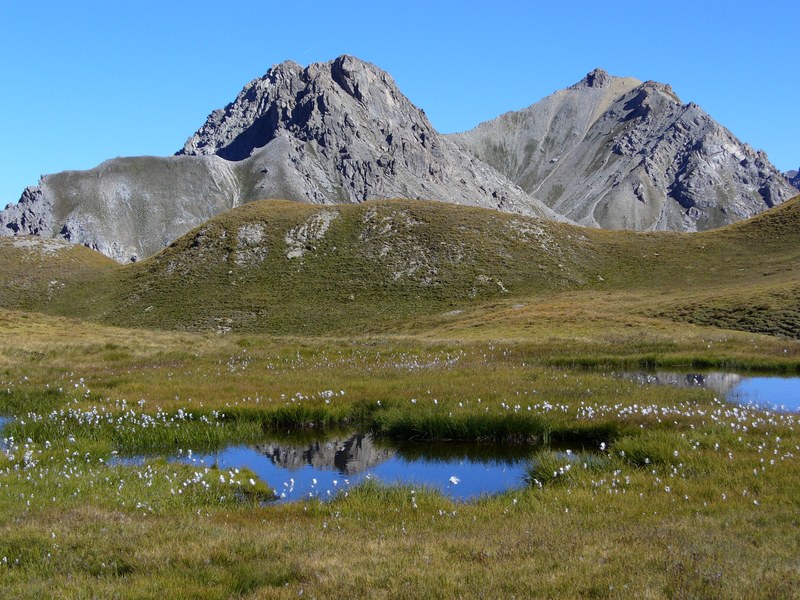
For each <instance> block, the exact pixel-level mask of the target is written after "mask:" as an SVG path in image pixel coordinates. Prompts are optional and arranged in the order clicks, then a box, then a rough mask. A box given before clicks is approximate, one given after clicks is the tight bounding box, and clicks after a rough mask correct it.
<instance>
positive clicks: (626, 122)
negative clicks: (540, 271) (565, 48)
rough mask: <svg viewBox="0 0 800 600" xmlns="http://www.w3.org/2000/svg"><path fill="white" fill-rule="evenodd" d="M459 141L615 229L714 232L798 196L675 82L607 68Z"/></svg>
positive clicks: (574, 213) (578, 213)
mask: <svg viewBox="0 0 800 600" xmlns="http://www.w3.org/2000/svg"><path fill="white" fill-rule="evenodd" d="M453 139H454V140H455V141H456V142H457V143H459V144H460V145H461V146H462V147H463V148H464V149H466V150H468V151H470V152H472V153H473V154H475V156H477V157H478V158H480V159H481V160H483V161H485V162H486V163H488V164H490V165H491V166H493V167H494V168H495V169H497V170H498V171H499V172H501V173H503V174H504V175H506V176H507V177H508V178H509V179H510V180H511V181H513V182H514V183H516V184H517V185H519V186H520V187H522V189H524V190H525V191H526V192H528V193H529V194H530V195H532V196H534V197H536V198H539V199H540V200H542V201H543V202H544V203H545V204H547V205H548V206H550V207H551V208H552V209H553V210H555V211H556V212H558V213H560V214H562V215H564V216H566V217H568V218H570V219H572V220H573V221H575V222H577V223H580V224H583V225H588V226H596V227H602V228H607V229H636V230H663V229H666V230H674V231H696V230H705V229H711V228H714V227H719V226H722V225H725V224H728V223H732V222H735V221H738V220H741V219H744V218H747V217H749V216H752V215H754V214H757V213H759V212H761V211H763V210H765V209H766V208H769V207H771V206H774V205H776V204H780V203H781V202H783V201H785V200H787V199H788V198H790V197H792V196H793V195H795V193H796V192H795V190H793V189H792V188H791V187H790V186H789V185H788V184H787V183H786V181H785V179H784V178H783V176H781V174H780V173H779V172H778V171H777V169H775V167H773V166H772V165H771V164H770V163H769V161H768V159H767V157H766V155H765V154H764V153H763V152H756V151H754V150H753V149H752V148H750V147H749V146H747V145H745V144H743V143H742V142H740V141H739V140H737V139H736V138H735V137H734V136H733V134H731V133H730V132H729V131H728V130H727V129H725V128H724V127H722V126H720V125H719V124H718V123H716V122H715V121H714V120H713V119H712V118H711V117H710V116H709V115H708V114H707V113H706V112H705V111H703V110H702V109H701V108H700V107H699V106H697V105H696V104H693V103H689V104H684V103H682V102H681V100H680V99H679V98H678V97H677V96H676V95H675V93H674V92H673V91H672V89H671V88H670V86H668V85H664V84H661V83H656V82H653V81H647V82H644V83H643V82H641V81H638V80H636V79H632V78H621V77H612V76H610V75H609V74H607V73H606V72H605V71H602V70H599V69H597V70H595V71H592V72H591V73H589V74H588V75H587V76H586V77H585V78H584V79H583V80H581V81H580V82H578V83H577V84H575V85H573V86H571V87H570V88H567V89H565V90H561V91H559V92H556V93H555V94H553V95H551V96H548V97H547V98H545V99H543V100H541V101H539V102H537V103H536V104H533V105H532V106H530V107H528V108H526V109H524V110H521V111H518V112H510V113H507V114H504V115H502V116H500V117H498V118H496V119H494V120H492V121H488V122H486V123H482V124H481V125H479V126H478V127H476V128H475V129H473V130H471V131H468V132H465V133H461V134H456V135H454V136H453Z"/></svg>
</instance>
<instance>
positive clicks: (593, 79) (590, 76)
mask: <svg viewBox="0 0 800 600" xmlns="http://www.w3.org/2000/svg"><path fill="white" fill-rule="evenodd" d="M583 80H584V81H585V82H586V85H587V87H599V88H600V87H603V86H605V85H606V84H607V83H608V82H609V81H611V75H609V74H608V73H606V72H605V71H604V70H603V69H595V70H594V71H592V72H591V73H587V75H586V77H584V78H583Z"/></svg>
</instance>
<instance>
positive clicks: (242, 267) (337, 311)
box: [2, 198, 800, 337]
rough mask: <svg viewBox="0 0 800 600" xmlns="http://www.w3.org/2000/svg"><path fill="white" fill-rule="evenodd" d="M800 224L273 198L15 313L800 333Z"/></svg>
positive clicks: (78, 271) (350, 327)
mask: <svg viewBox="0 0 800 600" xmlns="http://www.w3.org/2000/svg"><path fill="white" fill-rule="evenodd" d="M798 225H800V198H796V199H794V200H792V201H790V202H788V203H786V204H784V205H782V206H780V207H777V208H775V209H772V210H771V211H769V212H767V213H765V214H763V215H761V216H759V217H756V218H754V219H751V220H748V221H745V222H742V223H739V224H736V225H733V226H730V227H726V228H722V229H719V230H715V231H712V232H705V233H696V234H685V233H683V234H682V233H669V232H657V233H635V232H630V231H604V230H596V229H586V228H581V227H575V226H570V225H565V224H560V223H554V222H550V221H543V220H539V219H534V218H527V217H522V216H519V215H510V214H506V213H500V212H497V211H491V210H486V209H478V208H469V207H463V206H457V205H450V204H444V203H436V202H421V201H408V200H393V201H381V202H368V203H364V204H358V205H341V206H317V205H307V204H299V203H294V202H285V201H259V202H253V203H249V204H246V205H244V206H242V207H240V208H237V209H235V210H233V211H229V212H227V213H224V214H223V215H220V216H218V217H216V218H214V219H212V220H210V221H208V222H207V223H205V224H204V225H202V226H201V227H198V228H196V229H195V230H193V231H191V232H190V233H188V234H187V235H185V236H183V237H182V238H180V239H179V240H177V241H176V242H174V243H173V244H172V245H171V246H169V247H168V248H166V249H164V250H163V251H162V252H160V253H158V254H157V255H155V256H152V257H150V258H148V259H147V260H145V261H142V262H140V263H136V264H132V265H128V266H125V267H120V268H108V266H107V265H106V263H107V261H105V262H104V261H102V260H100V259H99V258H97V257H94V255H93V254H92V253H88V251H84V255H82V258H81V259H78V258H72V259H70V260H71V261H72V262H70V263H69V264H74V263H75V261H78V262H80V260H83V261H84V262H83V263H80V264H84V266H83V267H80V268H78V267H75V266H68V265H65V266H64V267H63V270H64V271H65V274H64V276H63V277H61V278H60V280H63V281H64V284H63V285H62V284H59V285H58V286H57V287H56V288H55V289H50V288H49V287H47V286H49V281H51V280H52V279H51V278H55V279H58V277H56V275H53V269H55V267H53V266H51V267H48V268H47V269H40V270H37V271H35V272H33V273H29V274H28V275H27V278H28V280H29V281H33V282H38V283H31V284H30V285H31V286H34V287H36V286H38V288H37V289H42V290H44V289H45V288H47V290H46V291H47V293H43V292H42V293H39V294H34V295H31V294H28V295H26V296H25V297H24V301H23V299H20V298H21V297H20V296H19V295H18V294H17V295H13V294H12V295H11V296H4V297H3V298H2V305H3V306H5V307H7V308H31V309H38V310H42V311H45V312H49V313H53V314H59V315H65V316H72V317H79V318H90V319H94V320H99V321H101V322H105V323H109V324H114V325H122V326H137V327H139V326H143V327H149V328H167V329H186V330H212V331H221V332H227V331H242V332H248V331H250V332H268V333H279V334H313V335H316V334H330V333H337V334H352V333H360V332H380V331H389V330H391V331H396V332H398V331H399V332H402V331H409V332H418V331H419V330H420V328H430V327H436V326H438V325H439V324H441V323H445V322H446V323H448V324H451V325H452V323H453V322H454V321H455V322H458V321H460V320H462V319H472V318H474V315H475V314H476V312H477V313H478V314H480V313H481V312H482V311H484V310H485V309H486V308H487V307H492V306H497V305H498V303H499V305H500V306H519V305H520V304H524V305H525V306H528V307H530V306H542V305H546V304H548V303H552V301H553V300H554V299H558V301H566V300H570V299H571V300H572V301H573V302H574V308H575V311H576V312H580V310H579V307H580V306H583V307H584V308H586V307H589V308H591V305H592V304H593V303H596V302H597V301H598V300H599V299H603V301H604V302H605V305H606V306H612V309H611V312H610V313H608V315H607V316H608V317H609V318H610V317H611V316H612V313H614V312H615V311H616V312H618V313H619V314H623V315H628V316H630V315H633V314H636V315H642V316H647V317H653V318H658V319H668V320H674V321H685V322H694V323H699V324H705V325H712V326H720V327H724V328H732V329H742V330H746V331H755V332H762V333H769V334H778V335H782V336H788V337H798V336H800V302H799V301H798V298H800V294H799V293H798V292H800V277H798V270H797V265H798V264H800V261H798V259H800V243H798V242H800V239H798V238H800V233H798V232H800V228H799V227H798ZM76 252H77V251H76ZM86 253H88V254H86ZM89 255H91V256H92V258H91V259H90V258H89ZM59 256H60V255H59ZM53 261H56V258H53V259H51V261H50V262H51V263H52V262H53ZM92 261H94V263H97V264H101V263H102V264H103V265H104V268H102V269H98V268H96V265H95V264H94V263H93V262H92ZM54 264H55V263H54ZM73 271H74V272H75V274H74V275H71V274H70V273H72V272H73ZM87 273H91V275H88V274H87ZM4 277H9V275H7V274H6V275H4ZM15 277H16V279H15V280H18V279H19V277H18V276H15ZM68 280H73V281H74V282H73V283H72V284H69V283H67V282H68ZM46 283H47V285H45V284H46ZM6 287H7V286H6ZM50 287H52V286H50ZM610 297H613V298H614V302H613V303H609V298H610ZM604 310H605V309H604Z"/></svg>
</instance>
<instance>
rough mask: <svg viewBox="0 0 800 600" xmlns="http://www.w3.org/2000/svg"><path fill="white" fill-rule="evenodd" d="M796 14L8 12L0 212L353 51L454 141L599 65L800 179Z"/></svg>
mask: <svg viewBox="0 0 800 600" xmlns="http://www.w3.org/2000/svg"><path fill="white" fill-rule="evenodd" d="M797 12H798V9H797V6H796V4H794V3H793V2H788V1H776V0H763V1H762V2H759V3H755V2H740V1H737V0H734V1H728V2H710V1H703V0H693V1H691V2H686V1H683V0H679V1H674V0H673V1H670V2H648V1H642V0H637V1H635V2H631V1H627V0H625V1H618V2H603V1H600V0H594V1H577V2H563V3H556V2H541V3H540V2H534V1H518V2H517V1H509V0H493V1H491V2H471V1H469V0H460V1H450V0H445V1H435V0H434V1H430V2H417V1H409V0H406V1H397V0H372V1H363V2H362V1H358V2H349V1H347V0H340V1H338V2H330V1H316V0H305V1H304V2H271V1H263V0H262V1H252V0H248V1H242V2H218V1H217V2H207V1H205V0H192V1H186V2H184V1H180V2H178V1H175V2H171V1H170V0H157V1H153V0H119V1H109V0H103V1H81V0H75V1H74V2H62V1H55V0H54V1H38V0H26V1H25V2H22V1H20V0H0V45H2V51H0V115H2V119H3V124H4V126H3V128H2V137H1V138H0V139H1V140H2V144H1V145H0V205H2V206H5V204H6V203H7V202H15V201H16V200H17V199H18V198H19V195H20V192H21V191H22V189H23V188H24V187H25V186H27V185H33V184H35V183H36V182H37V180H38V178H39V175H40V174H44V173H53V172H57V171H62V170H66V169H87V168H91V167H93V166H96V165H97V164H99V163H100V162H102V161H103V160H105V159H107V158H113V157H116V156H132V155H142V154H151V155H168V154H172V153H174V152H175V151H176V150H178V149H179V148H180V147H181V146H182V145H183V143H184V142H185V140H186V138H188V137H189V136H190V135H191V134H192V133H193V132H194V131H195V130H196V129H197V128H198V127H199V126H200V125H201V124H202V123H203V122H204V120H205V118H206V116H207V115H208V113H210V112H211V111H212V110H214V109H216V108H221V107H223V106H224V105H225V104H227V103H228V102H230V101H232V100H233V99H234V98H235V96H236V94H237V93H238V92H239V90H240V89H241V88H242V87H243V86H244V85H245V84H246V83H247V82H248V81H250V80H252V79H254V78H255V77H258V76H260V75H262V74H263V73H264V72H265V71H266V70H267V69H268V68H269V67H270V66H272V65H273V64H275V63H278V62H281V61H283V60H286V59H292V60H295V61H297V62H299V63H301V64H308V63H311V62H318V61H327V60H331V59H333V58H335V57H336V56H338V55H340V54H352V55H355V56H358V57H360V58H362V59H364V60H368V61H370V62H373V63H375V64H376V65H378V66H379V67H381V68H383V69H385V70H386V71H388V72H389V73H390V74H391V75H392V76H393V77H394V78H395V80H396V81H397V83H398V85H399V86H400V89H401V90H402V91H403V92H404V93H405V94H406V95H407V96H408V97H409V98H410V99H411V101H412V102H414V103H415V104H417V105H418V106H420V107H421V108H423V109H424V110H425V111H426V113H427V115H428V117H429V118H430V120H431V122H432V123H433V125H434V127H436V128H437V129H439V130H440V131H442V132H453V131H461V130H466V129H470V128H472V127H473V126H475V125H477V124H478V123H479V122H481V121H485V120H488V119H491V118H494V117H496V116H497V115H499V114H501V113H503V112H506V111H509V110H515V109H520V108H523V107H525V106H528V105H530V104H533V103H534V102H536V101H538V100H540V99H541V98H542V97H544V96H546V95H548V94H550V93H552V92H554V91H555V90H557V89H561V88H563V87H566V86H568V85H571V84H572V83H575V82H576V81H578V80H580V79H581V78H582V77H583V76H584V75H585V74H586V73H587V72H588V71H590V70H592V69H593V68H595V67H602V68H604V69H605V70H607V71H608V72H610V73H611V74H614V75H624V76H632V77H637V78H639V79H642V80H645V79H654V80H657V81H661V82H664V83H669V84H671V85H672V87H673V88H674V89H675V91H676V92H677V93H678V95H679V96H680V97H681V98H682V100H683V101H684V102H689V101H694V102H696V103H698V104H700V106H702V107H703V108H704V109H706V110H707V111H708V112H709V113H710V114H711V116H712V117H714V118H715V119H717V120H718V121H719V122H720V123H722V124H723V125H725V126H726V127H728V128H729V129H730V130H731V131H733V133H734V134H735V135H737V136H738V137H739V138H740V139H742V140H743V141H745V142H747V143H749V144H750V145H752V146H754V147H755V148H759V149H762V150H764V151H766V152H767V154H768V155H769V157H770V159H771V160H772V161H773V163H774V164H775V165H776V166H777V167H778V168H780V169H781V170H788V169H793V168H797V167H798V166H800V144H798V141H800V120H799V119H798V106H800V102H799V101H798V100H799V99H800V74H799V73H798V70H797V67H798V61H799V60H800V51H798V44H797V39H798V35H800V22H798V19H797Z"/></svg>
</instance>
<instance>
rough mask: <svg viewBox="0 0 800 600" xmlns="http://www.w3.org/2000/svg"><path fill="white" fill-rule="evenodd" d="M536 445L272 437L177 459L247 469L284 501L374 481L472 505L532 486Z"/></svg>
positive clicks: (326, 494)
mask: <svg viewBox="0 0 800 600" xmlns="http://www.w3.org/2000/svg"><path fill="white" fill-rule="evenodd" d="M531 451H532V449H531V448H530V447H525V446H520V447H508V446H505V447H503V446H494V445H480V444H452V443H439V444H420V443H413V444H411V443H404V444H395V443H392V442H387V441H383V440H375V439H374V438H373V437H372V436H371V435H369V434H365V433H351V434H348V435H340V436H333V437H329V438H318V439H305V440H302V441H298V440H296V439H294V440H292V439H285V440H281V439H270V440H268V441H265V442H262V443H260V444H256V445H252V446H231V447H228V448H225V449H223V450H220V451H218V452H214V453H208V454H201V453H194V454H193V455H192V456H190V457H189V456H185V455H184V456H179V457H173V460H179V461H181V462H189V463H192V464H202V465H205V466H212V465H214V466H217V467H219V468H220V469H233V468H243V467H246V468H248V469H250V470H252V471H253V472H255V473H256V474H257V475H258V476H259V478H261V479H262V480H264V481H266V482H267V483H268V484H269V485H270V486H272V487H273V488H274V489H275V491H276V493H277V494H278V496H279V499H280V501H284V502H288V501H294V500H301V499H303V498H320V499H327V498H332V497H334V496H335V495H336V494H338V493H340V492H345V493H346V492H347V490H348V489H349V488H351V487H352V486H354V485H356V484H358V483H360V482H361V481H364V480H366V479H375V480H378V481H381V482H383V483H386V484H405V485H410V486H425V487H431V488H436V489H439V490H440V491H441V492H442V493H444V494H445V495H447V496H449V497H451V498H453V499H456V500H470V499H473V498H477V497H480V496H482V495H490V494H496V493H500V492H504V491H506V490H509V489H515V488H520V487H523V486H524V485H525V476H526V468H527V465H528V460H527V459H528V456H529V455H530V452H531Z"/></svg>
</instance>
